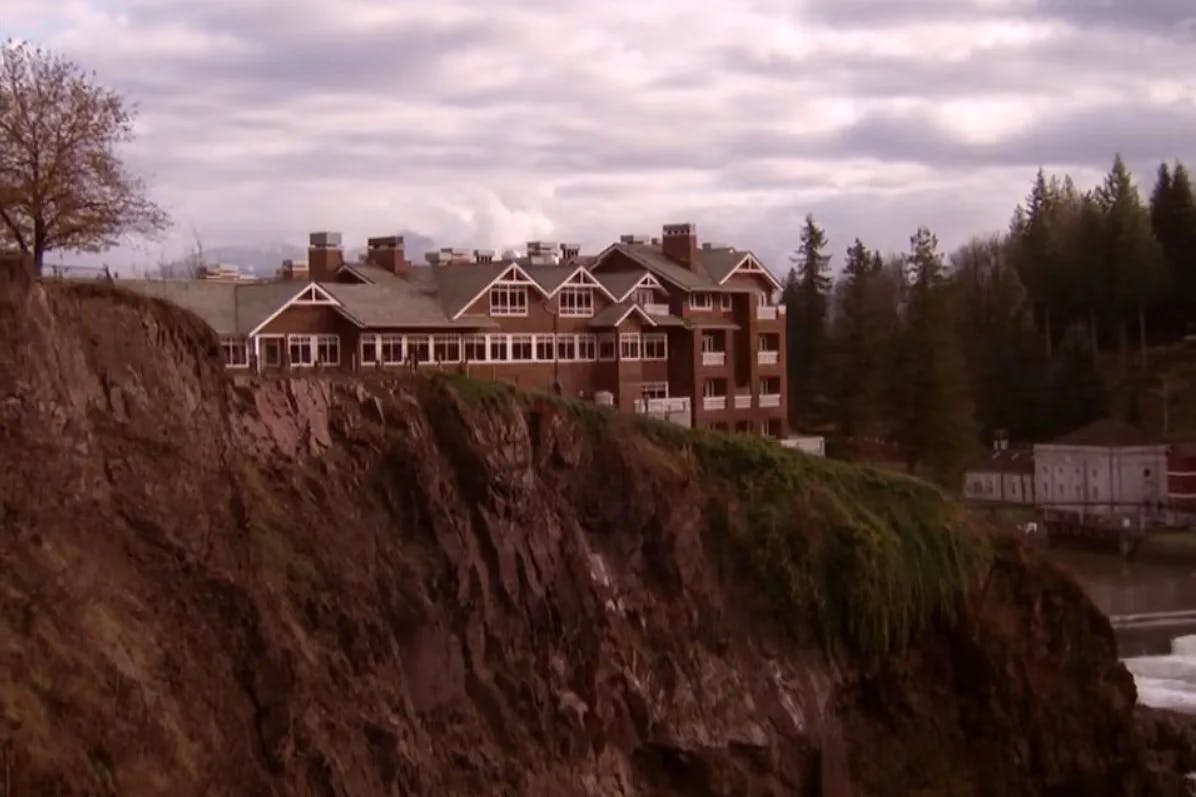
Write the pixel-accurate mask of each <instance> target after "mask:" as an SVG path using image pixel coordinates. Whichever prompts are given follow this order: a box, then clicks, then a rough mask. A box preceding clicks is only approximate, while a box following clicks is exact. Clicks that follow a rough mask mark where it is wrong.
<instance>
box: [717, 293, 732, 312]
mask: <svg viewBox="0 0 1196 797" xmlns="http://www.w3.org/2000/svg"><path fill="white" fill-rule="evenodd" d="M731 307H732V304H731V294H729V293H724V294H723V295H721V296H719V297H718V309H720V310H724V311H726V310H730V309H731Z"/></svg>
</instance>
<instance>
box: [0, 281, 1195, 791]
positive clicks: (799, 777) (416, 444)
mask: <svg viewBox="0 0 1196 797" xmlns="http://www.w3.org/2000/svg"><path fill="white" fill-rule="evenodd" d="M0 324H2V325H3V327H4V328H5V330H11V331H9V332H7V333H6V335H5V337H4V338H3V339H0V529H2V531H0V777H3V778H6V780H4V781H0V787H3V786H7V788H9V789H10V791H9V793H11V794H64V795H84V794H108V793H110V794H124V795H177V796H179V797H186V796H187V795H196V796H197V797H198V795H240V794H279V795H283V794H286V795H308V794H310V795H331V794H338V795H387V794H396V795H398V794H403V795H415V794H427V795H452V794H512V795H516V794H518V795H545V797H548V796H549V795H553V796H555V795H571V794H579V795H611V796H612V797H613V795H628V796H630V795H672V794H676V795H682V794H684V795H774V794H775V795H781V794H786V795H788V794H810V795H819V794H822V795H852V794H855V795H862V794H868V795H871V794H876V795H882V794H894V795H898V794H900V795H915V794H921V795H940V794H941V795H947V794H952V795H955V794H958V795H971V794H980V795H983V794H993V795H998V794H1002V795H1004V794H1024V795H1034V794H1070V793H1084V794H1089V795H1101V794H1109V795H1114V794H1116V795H1121V794H1125V795H1129V794H1148V793H1150V794H1167V793H1176V794H1178V793H1180V791H1179V790H1178V789H1179V780H1178V778H1176V777H1174V776H1172V775H1171V774H1170V773H1169V772H1168V771H1167V770H1168V769H1169V768H1177V767H1178V766H1179V763H1180V762H1179V761H1178V759H1179V758H1182V756H1179V755H1178V754H1177V755H1171V756H1170V757H1167V756H1158V755H1153V754H1151V753H1150V752H1149V751H1147V750H1146V748H1145V745H1144V744H1143V742H1142V739H1143V738H1146V737H1148V736H1152V735H1153V736H1156V737H1157V736H1160V735H1166V734H1163V732H1162V731H1161V730H1158V729H1157V728H1156V729H1154V730H1151V731H1150V732H1149V733H1147V734H1141V733H1139V731H1138V730H1137V729H1136V727H1135V724H1134V719H1133V710H1132V707H1133V702H1134V690H1133V684H1132V681H1131V680H1130V679H1129V676H1128V675H1127V674H1126V672H1125V670H1124V669H1123V668H1122V667H1121V666H1120V665H1119V664H1117V662H1116V657H1115V648H1114V644H1113V638H1112V635H1111V632H1110V630H1109V626H1108V624H1107V622H1106V621H1105V620H1104V619H1103V618H1102V617H1101V615H1100V614H1099V613H1098V612H1097V611H1096V610H1095V609H1094V608H1093V607H1092V606H1091V604H1090V603H1089V602H1088V601H1087V600H1086V599H1085V598H1084V597H1083V595H1082V594H1081V593H1080V592H1079V590H1078V589H1077V588H1075V587H1074V586H1073V585H1072V584H1071V583H1070V582H1069V581H1067V580H1066V579H1064V578H1063V577H1062V576H1060V575H1059V574H1058V573H1057V572H1056V571H1055V570H1054V569H1053V568H1051V567H1049V566H1047V565H1045V564H1043V563H1041V562H1038V561H1035V560H1031V559H1027V558H1026V556H1025V555H1024V554H1023V553H1021V552H1020V551H1018V550H1017V549H1016V548H1012V547H1006V546H1002V547H1001V549H1000V550H1001V551H1002V553H1001V554H1000V555H999V556H998V557H997V560H996V562H995V563H994V565H993V567H992V568H991V569H990V570H989V571H988V573H987V576H986V578H985V579H984V581H983V583H982V584H978V585H977V586H976V589H975V590H974V591H973V592H972V593H971V594H969V595H966V596H963V597H962V598H961V601H960V605H961V611H960V614H959V617H958V619H957V620H954V621H952V622H950V623H947V622H943V623H940V624H939V625H938V626H936V627H935V628H934V629H932V630H931V631H930V632H928V633H926V634H924V635H923V636H922V637H921V638H920V639H919V640H918V641H917V643H916V644H915V645H914V647H913V648H912V649H911V650H910V651H909V653H908V654H907V655H904V656H901V657H892V658H889V659H886V660H883V661H881V662H879V663H871V664H863V663H860V662H855V661H853V660H852V659H851V658H850V657H848V658H845V659H841V660H839V661H838V662H837V663H831V662H830V661H829V660H828V659H827V657H826V656H825V655H824V654H823V652H822V650H821V648H820V647H819V646H818V645H817V644H814V643H812V642H811V641H810V639H811V636H810V635H801V634H798V635H794V634H793V633H792V632H791V624H789V627H787V628H786V630H782V627H781V626H780V625H779V624H777V623H776V622H774V620H773V619H772V618H771V616H770V614H769V612H768V611H767V609H766V602H765V601H764V600H763V598H762V597H761V596H760V594H759V593H758V592H757V591H756V590H755V589H754V588H753V586H752V585H751V584H746V583H743V582H742V580H740V579H738V578H737V577H736V576H735V575H734V569H733V568H728V567H726V566H725V563H724V562H722V561H721V560H720V557H719V556H718V555H717V554H716V553H715V552H714V550H713V549H712V546H711V544H710V541H709V532H708V525H709V523H708V521H709V519H708V517H707V516H706V512H707V506H708V503H709V502H708V498H709V496H710V495H711V494H712V492H715V491H716V490H717V489H721V488H720V487H718V486H716V485H714V484H712V483H711V480H710V478H709V477H707V476H704V475H703V473H702V471H701V468H700V467H699V466H698V465H697V464H696V463H695V462H694V461H693V460H692V459H691V458H688V457H686V456H684V455H683V454H682V453H681V452H679V451H676V450H669V449H667V448H662V447H661V445H660V444H658V443H656V442H653V441H652V440H649V439H648V438H647V437H644V436H643V435H640V434H638V433H636V432H635V431H634V430H633V429H631V428H629V427H627V426H626V425H612V426H611V427H610V428H599V429H594V428H591V427H588V426H587V425H586V424H584V423H581V422H579V421H578V420H577V419H576V418H574V417H573V416H571V415H570V414H569V413H562V412H559V411H558V409H557V407H556V405H553V404H551V403H542V404H537V403H535V402H532V403H531V404H523V403H518V402H515V401H511V400H502V399H499V400H487V401H481V402H479V401H471V400H466V398H463V397H462V396H460V395H459V394H457V393H455V392H453V391H452V390H450V389H448V388H446V387H445V386H443V385H441V384H439V383H432V382H428V381H426V380H406V381H396V382H392V383H388V384H383V383H377V384H370V385H357V384H353V383H349V382H341V381H336V380H333V379H327V380H314V379H312V380H273V381H268V382H263V383H252V384H251V383H246V384H242V385H234V384H233V383H232V382H231V381H230V380H229V379H228V377H227V375H226V374H225V373H224V372H223V371H222V369H221V368H220V366H219V365H218V362H217V357H216V348H215V342H214V340H213V339H212V338H211V337H210V335H209V334H208V332H207V331H206V330H205V329H204V328H203V327H202V326H201V325H200V324H199V323H198V322H197V321H195V320H194V319H191V318H190V317H188V316H185V315H183V314H181V313H177V312H174V311H172V310H170V309H169V308H166V307H164V306H162V305H159V304H155V303H152V302H146V301H143V300H135V299H131V298H128V297H124V296H122V295H120V294H119V293H114V292H112V291H109V290H107V289H103V288H99V287H95V288H92V287H74V288H66V287H62V286H54V285H47V286H41V285H33V286H29V285H27V284H24V285H17V284H11V285H3V286H0ZM895 500H899V499H895ZM795 636H801V637H804V639H803V640H798V639H795ZM1152 727H1153V726H1152ZM1172 735H1174V734H1172ZM1168 738H1169V739H1170V738H1171V737H1168ZM2 793H3V792H0V794H2Z"/></svg>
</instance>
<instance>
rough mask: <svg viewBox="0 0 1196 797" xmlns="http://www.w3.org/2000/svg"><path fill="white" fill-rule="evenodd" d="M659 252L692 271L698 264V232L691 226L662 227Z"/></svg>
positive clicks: (668, 225)
mask: <svg viewBox="0 0 1196 797" xmlns="http://www.w3.org/2000/svg"><path fill="white" fill-rule="evenodd" d="M661 251H662V252H664V255H665V257H667V258H669V259H670V260H672V261H673V262H675V263H679V264H681V265H682V266H685V267H686V268H688V269H689V270H691V271H692V270H693V269H694V268H696V267H697V264H698V230H697V227H696V226H695V225H693V224H688V223H687V224H666V225H664V230H663V238H662V240H661Z"/></svg>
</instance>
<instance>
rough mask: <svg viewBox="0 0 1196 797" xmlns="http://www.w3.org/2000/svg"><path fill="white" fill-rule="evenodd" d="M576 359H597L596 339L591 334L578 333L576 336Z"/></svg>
mask: <svg viewBox="0 0 1196 797" xmlns="http://www.w3.org/2000/svg"><path fill="white" fill-rule="evenodd" d="M577 359H579V360H596V359H598V339H597V338H596V337H594V336H593V335H578V336H577Z"/></svg>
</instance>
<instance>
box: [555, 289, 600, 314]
mask: <svg viewBox="0 0 1196 797" xmlns="http://www.w3.org/2000/svg"><path fill="white" fill-rule="evenodd" d="M558 302H559V306H560V308H561V315H563V316H566V317H571V318H589V317H590V316H592V315H593V314H594V289H593V288H561V296H560V299H559V300H558Z"/></svg>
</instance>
